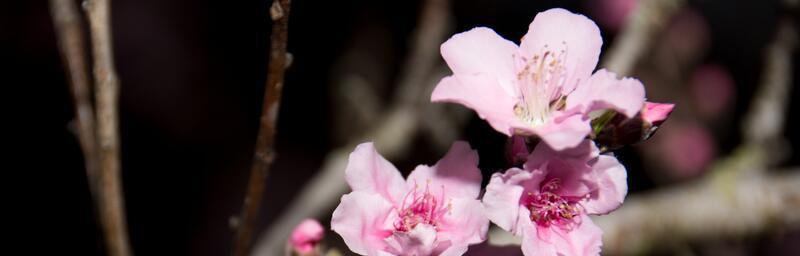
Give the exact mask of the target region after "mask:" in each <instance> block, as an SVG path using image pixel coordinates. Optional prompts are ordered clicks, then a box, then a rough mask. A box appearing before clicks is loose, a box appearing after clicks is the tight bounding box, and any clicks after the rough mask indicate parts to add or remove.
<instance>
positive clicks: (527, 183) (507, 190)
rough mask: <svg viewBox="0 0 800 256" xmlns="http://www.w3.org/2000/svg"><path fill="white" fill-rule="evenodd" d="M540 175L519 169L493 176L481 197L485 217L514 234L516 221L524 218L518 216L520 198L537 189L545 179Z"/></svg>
mask: <svg viewBox="0 0 800 256" xmlns="http://www.w3.org/2000/svg"><path fill="white" fill-rule="evenodd" d="M540 174H541V173H540V172H537V173H532V172H529V171H526V170H522V169H519V168H511V169H508V170H507V171H506V172H505V173H495V174H493V175H492V178H491V180H490V181H489V185H486V193H485V194H484V195H483V206H484V210H485V212H486V217H488V218H489V220H491V221H492V222H493V223H494V224H496V225H497V226H498V227H500V228H502V229H503V230H506V231H509V232H513V233H516V231H517V229H518V227H517V226H518V224H517V223H518V219H520V218H524V217H521V216H520V215H519V209H520V208H524V207H521V205H520V198H522V195H523V194H524V192H525V191H534V190H538V189H539V187H538V184H539V183H540V182H541V181H542V180H543V179H544V178H545V177H544V175H540Z"/></svg>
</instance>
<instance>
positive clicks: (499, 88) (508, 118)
mask: <svg viewBox="0 0 800 256" xmlns="http://www.w3.org/2000/svg"><path fill="white" fill-rule="evenodd" d="M601 45H602V38H601V37H600V30H599V29H598V28H597V25H595V23H594V22H592V21H591V20H589V19H588V18H586V17H585V16H583V15H578V14H573V13H571V12H569V11H567V10H564V9H551V10H548V11H545V12H542V13H539V14H537V15H536V17H535V18H534V19H533V22H532V23H531V24H530V26H529V29H528V33H527V34H526V35H525V36H524V37H523V38H522V42H521V44H520V45H519V46H517V45H516V44H514V43H513V42H511V41H508V40H505V39H503V38H502V37H500V36H499V35H497V34H496V33H495V32H494V31H493V30H491V29H488V28H483V27H479V28H474V29H472V30H470V31H467V32H464V33H460V34H456V35H454V36H453V37H452V38H450V39H449V40H447V42H445V43H444V44H442V46H441V53H442V57H444V59H445V61H446V62H447V65H448V66H450V69H452V70H453V75H451V76H448V77H445V78H443V79H442V80H441V81H440V82H439V84H438V85H437V86H436V88H435V89H434V91H433V94H432V95H431V100H432V101H434V102H454V103H459V104H462V105H464V106H466V107H469V108H471V109H473V110H475V112H477V113H478V115H479V116H480V117H481V118H483V119H485V120H486V121H488V122H489V124H490V125H491V126H492V127H493V128H494V129H495V130H497V131H499V132H501V133H504V134H506V135H508V136H511V135H514V134H520V135H525V136H532V135H536V136H538V137H541V139H542V140H543V141H544V142H546V143H547V144H549V145H550V146H551V147H552V148H554V149H556V150H562V149H565V148H570V147H574V146H576V145H578V144H579V143H581V141H582V140H583V139H584V138H585V137H586V135H587V134H589V132H590V131H591V127H590V120H589V119H590V113H592V112H595V111H596V110H604V109H613V110H616V111H618V112H620V113H622V114H624V115H626V116H628V117H632V116H634V115H636V113H638V111H639V110H640V109H641V108H642V105H643V103H644V87H643V85H642V83H641V82H639V81H638V80H636V79H630V78H623V79H619V78H617V75H616V74H614V73H612V72H609V71H606V70H599V71H597V72H596V73H594V75H592V71H593V70H594V69H595V67H596V66H597V60H598V56H599V55H600V46H601Z"/></svg>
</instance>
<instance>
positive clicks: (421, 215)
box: [394, 184, 450, 232]
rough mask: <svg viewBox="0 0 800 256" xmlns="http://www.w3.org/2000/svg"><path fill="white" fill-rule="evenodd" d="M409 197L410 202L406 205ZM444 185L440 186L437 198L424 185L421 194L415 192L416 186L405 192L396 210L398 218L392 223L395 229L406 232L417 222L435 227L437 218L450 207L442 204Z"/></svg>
mask: <svg viewBox="0 0 800 256" xmlns="http://www.w3.org/2000/svg"><path fill="white" fill-rule="evenodd" d="M409 199H410V202H409V203H410V204H409V205H406V202H408V201H409ZM443 200H444V187H442V194H441V196H440V197H439V198H438V199H437V198H436V197H435V196H434V195H433V194H431V193H430V190H429V187H428V185H427V184H426V185H425V191H424V193H422V194H419V193H417V188H416V186H415V187H414V190H412V191H411V192H409V193H408V194H406V196H405V197H404V198H403V203H402V204H401V205H400V209H399V210H398V215H399V217H400V218H399V219H398V220H397V221H396V222H395V223H394V228H395V230H396V231H401V232H406V231H409V230H411V229H413V228H414V227H416V226H417V225H418V224H426V225H431V226H434V227H436V225H437V222H438V221H439V219H440V218H441V217H442V216H444V214H445V213H447V212H448V211H449V210H450V207H449V206H448V207H445V205H444V202H443Z"/></svg>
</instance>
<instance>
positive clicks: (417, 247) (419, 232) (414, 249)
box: [386, 224, 436, 255]
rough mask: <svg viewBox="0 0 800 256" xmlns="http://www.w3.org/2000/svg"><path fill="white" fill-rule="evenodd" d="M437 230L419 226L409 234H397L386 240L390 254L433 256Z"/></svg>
mask: <svg viewBox="0 0 800 256" xmlns="http://www.w3.org/2000/svg"><path fill="white" fill-rule="evenodd" d="M435 242H436V228H435V227H433V226H431V225H427V224H419V225H417V226H415V227H414V228H413V229H411V230H409V231H408V232H395V233H394V234H393V235H392V236H390V237H387V238H386V243H387V244H388V245H389V252H390V253H393V254H395V255H431V254H432V253H433V251H434V249H436V244H435Z"/></svg>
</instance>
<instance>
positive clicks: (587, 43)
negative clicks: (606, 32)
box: [520, 8, 603, 93]
mask: <svg viewBox="0 0 800 256" xmlns="http://www.w3.org/2000/svg"><path fill="white" fill-rule="evenodd" d="M602 45H603V39H602V38H601V37H600V29H599V28H597V25H596V24H595V23H594V22H593V21H591V20H590V19H588V18H586V17H585V16H583V15H580V14H574V13H572V12H570V11H567V10H564V9H561V8H555V9H550V10H547V11H544V12H540V13H539V14H537V15H536V17H535V18H534V19H533V22H531V24H530V26H529V27H528V33H527V34H526V35H525V36H524V37H523V38H522V43H521V44H520V51H521V52H520V54H521V55H522V56H525V57H526V58H530V57H531V56H533V55H534V54H539V55H541V54H543V53H544V51H545V50H549V51H550V52H552V53H554V54H559V53H560V52H561V51H562V50H563V51H564V53H565V54H566V59H565V63H564V67H565V68H566V70H567V78H566V81H565V83H564V88H563V89H562V92H564V93H569V92H571V91H572V90H573V89H574V88H575V86H577V84H578V82H579V81H582V80H585V79H587V78H589V75H591V74H592V71H594V68H595V67H596V66H597V60H598V57H599V56H600V47H601V46H602ZM545 46H546V47H545Z"/></svg>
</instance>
